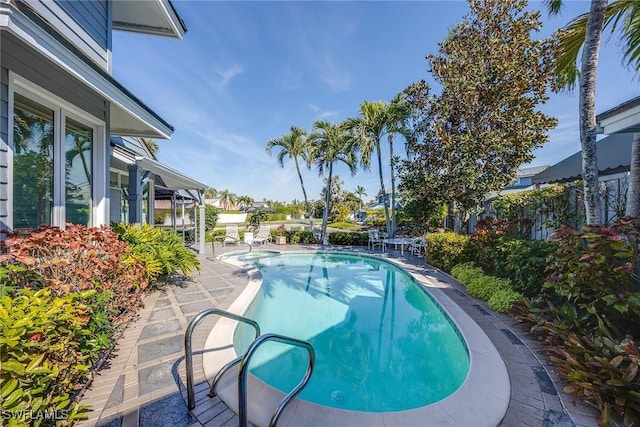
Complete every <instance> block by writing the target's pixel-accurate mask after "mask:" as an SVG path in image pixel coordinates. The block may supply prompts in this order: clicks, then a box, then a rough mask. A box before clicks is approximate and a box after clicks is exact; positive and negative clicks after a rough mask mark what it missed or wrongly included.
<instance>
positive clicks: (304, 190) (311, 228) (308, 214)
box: [293, 157, 313, 233]
mask: <svg viewBox="0 0 640 427" xmlns="http://www.w3.org/2000/svg"><path fill="white" fill-rule="evenodd" d="M293 160H294V162H295V164H296V171H298V178H300V186H301V187H302V194H303V195H304V204H305V205H306V207H307V216H308V217H309V227H310V228H309V230H310V231H311V232H312V233H313V218H312V217H311V205H310V204H309V199H308V198H307V190H306V189H305V188H304V182H303V181H302V173H300V165H298V158H297V157H294V158H293Z"/></svg>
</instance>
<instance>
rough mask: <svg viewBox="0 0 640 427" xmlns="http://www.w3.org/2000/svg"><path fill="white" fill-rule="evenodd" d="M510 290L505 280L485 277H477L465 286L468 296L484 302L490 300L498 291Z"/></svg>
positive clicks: (509, 284) (509, 285)
mask: <svg viewBox="0 0 640 427" xmlns="http://www.w3.org/2000/svg"><path fill="white" fill-rule="evenodd" d="M510 289H511V283H509V281H508V280H507V279H501V278H499V277H493V276H485V275H481V276H478V277H476V278H474V279H472V280H471V281H470V282H469V284H467V291H468V292H469V294H471V295H473V296H474V297H477V298H480V299H483V300H485V301H488V300H489V299H491V297H492V296H493V295H494V293H496V292H498V291H501V290H510Z"/></svg>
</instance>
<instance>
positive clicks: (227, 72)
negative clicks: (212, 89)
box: [215, 64, 244, 89]
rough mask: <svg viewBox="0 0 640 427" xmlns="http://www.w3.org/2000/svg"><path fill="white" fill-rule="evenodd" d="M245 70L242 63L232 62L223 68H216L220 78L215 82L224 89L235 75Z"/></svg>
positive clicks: (219, 87)
mask: <svg viewBox="0 0 640 427" xmlns="http://www.w3.org/2000/svg"><path fill="white" fill-rule="evenodd" d="M243 72H244V68H243V67H242V66H241V65H240V64H232V65H230V66H228V67H227V68H224V69H222V70H216V73H217V74H218V76H220V80H219V81H217V82H216V83H215V85H216V87H217V88H218V89H224V88H225V87H227V85H228V84H229V83H230V82H231V80H233V78H234V77H236V76H237V75H240V74H242V73H243Z"/></svg>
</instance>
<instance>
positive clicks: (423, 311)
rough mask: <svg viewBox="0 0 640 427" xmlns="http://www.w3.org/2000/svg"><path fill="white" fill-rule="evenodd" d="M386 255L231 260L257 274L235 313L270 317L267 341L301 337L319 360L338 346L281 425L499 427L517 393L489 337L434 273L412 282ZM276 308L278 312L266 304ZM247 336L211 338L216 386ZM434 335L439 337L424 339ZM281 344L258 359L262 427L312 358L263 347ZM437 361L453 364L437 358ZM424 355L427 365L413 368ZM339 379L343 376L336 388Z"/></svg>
mask: <svg viewBox="0 0 640 427" xmlns="http://www.w3.org/2000/svg"><path fill="white" fill-rule="evenodd" d="M376 258H379V257H372V256H365V255H345V254H344V253H342V254H340V255H339V256H338V255H336V254H335V253H327V252H318V253H315V252H314V253H309V252H306V253H305V254H304V255H302V254H297V253H288V254H286V255H284V256H280V255H275V256H274V254H273V253H271V254H266V253H265V254H261V253H259V252H254V253H252V254H251V255H250V259H249V257H246V258H245V260H243V258H242V256H240V257H235V258H231V259H229V260H228V261H229V262H231V263H234V264H236V265H244V268H245V269H247V271H248V275H249V278H250V280H249V284H248V285H247V287H246V288H245V290H244V291H243V293H242V294H241V295H240V297H239V298H238V299H237V300H236V301H235V302H234V303H233V304H232V306H231V307H230V311H232V312H235V313H242V314H244V315H245V316H247V317H252V318H255V316H257V317H263V316H264V319H261V320H258V321H259V323H260V324H261V327H262V328H263V333H264V332H277V333H284V334H286V335H293V336H294V337H297V338H302V339H307V340H310V341H311V342H312V344H314V347H315V348H316V352H319V350H318V348H320V347H323V346H326V347H327V348H329V350H330V351H329V353H327V354H328V355H325V356H324V358H325V359H326V360H325V362H326V363H325V367H324V368H321V366H322V365H321V363H320V362H321V361H322V357H321V356H319V357H318V360H317V364H316V369H315V370H314V374H313V376H312V381H313V380H314V376H317V377H315V378H318V380H317V384H316V385H315V386H313V387H312V384H311V383H310V385H309V386H308V389H306V390H305V391H304V392H303V393H302V394H301V395H300V396H299V397H298V399H296V400H295V401H294V402H293V403H292V404H291V406H290V407H288V408H287V410H286V411H285V413H284V414H283V417H282V419H281V423H283V424H284V425H291V426H296V425H304V426H313V425H317V426H325V425H332V426H333V425H335V426H347V425H367V426H369V425H371V426H375V425H380V426H382V425H384V426H412V425H415V426H419V425H425V423H427V424H429V425H443V426H461V425H473V426H483V425H484V426H491V425H494V426H495V425H497V424H498V423H499V422H500V420H501V419H502V417H503V416H504V414H505V412H506V408H507V406H508V402H509V397H510V385H509V378H508V374H507V372H506V367H505V366H504V362H503V361H502V359H501V358H500V356H499V354H498V353H497V351H496V350H495V347H493V345H492V344H491V342H490V340H489V339H488V338H487V336H486V335H485V334H484V332H482V330H481V329H480V328H479V327H478V325H477V324H475V322H473V320H472V319H471V318H469V317H468V315H467V314H466V313H465V312H464V311H463V310H462V309H461V308H460V307H458V306H457V305H456V304H455V303H453V301H451V300H450V299H449V298H448V297H446V295H445V294H444V293H443V292H442V290H440V289H438V288H437V286H438V285H437V282H436V281H435V280H434V279H433V278H432V277H429V276H424V275H421V274H416V273H415V272H414V273H413V274H411V275H409V274H407V272H406V271H404V268H401V267H409V266H407V265H403V264H402V262H398V261H394V262H393V263H389V262H387V261H385V260H382V259H376ZM339 260H340V262H338V261H339ZM247 263H251V264H255V266H251V265H247ZM310 271H311V274H309V273H310ZM425 288H428V292H426V291H425ZM433 300H435V301H437V304H433V302H434V301H433ZM272 301H277V303H276V305H273V306H270V305H269V304H267V305H265V304H264V303H265V302H272ZM307 317H312V318H313V319H315V320H314V321H313V322H310V324H311V325H313V328H311V327H310V326H303V325H304V324H305V322H303V320H302V319H303V318H307ZM392 325H393V327H392ZM453 325H455V326H456V327H457V329H456V328H453V327H452V326H453ZM291 326H293V327H291ZM272 328H274V329H272ZM279 328H285V329H279ZM242 329H243V328H238V327H237V325H236V324H235V323H234V322H233V321H230V320H228V319H220V321H219V322H218V323H217V325H216V326H215V328H214V329H213V330H212V331H211V333H210V334H209V338H208V340H207V343H206V345H205V353H204V356H203V367H204V370H205V375H206V377H207V378H209V379H212V378H213V376H214V375H215V373H216V372H217V370H218V369H219V368H220V366H222V365H223V364H224V363H225V362H226V361H228V360H229V359H231V358H232V357H235V355H236V352H242V351H243V350H244V348H246V346H247V345H248V343H249V342H250V340H251V339H250V338H248V337H246V336H244V332H243V330H242ZM429 330H431V332H434V333H435V337H432V336H430V337H429V338H426V339H425V338H424V333H425V332H426V331H429ZM444 330H450V331H451V330H452V331H454V333H453V334H449V333H446V334H445V333H444V332H443V331H444ZM456 330H457V332H455V331H456ZM296 331H297V332H296ZM294 332H295V333H294ZM296 334H300V335H296ZM438 340H441V341H438ZM314 341H315V342H314ZM230 342H233V343H234V346H230V345H229V343H230ZM465 343H466V344H465ZM270 345H274V346H279V348H278V347H274V348H272V349H271V350H270V351H269V349H268V348H266V349H265V352H264V353H263V355H262V357H260V353H261V350H262V348H261V350H259V351H258V352H257V353H256V355H255V358H254V359H252V362H251V367H252V371H253V372H252V375H249V377H248V380H249V386H248V390H249V399H248V409H249V410H248V414H249V420H250V422H252V423H254V424H255V425H266V424H267V423H268V420H269V418H270V416H271V414H272V413H273V410H274V409H275V407H276V406H277V405H278V403H279V402H280V400H281V399H282V397H283V396H284V394H285V393H284V392H283V391H282V390H285V391H288V390H289V389H290V388H291V387H293V384H295V383H297V381H298V380H299V379H300V377H301V376H302V372H303V371H304V369H303V368H300V367H299V366H298V365H299V361H298V359H302V363H306V357H305V356H303V355H302V354H301V355H300V357H299V358H298V357H297V356H296V355H295V352H296V350H291V349H289V348H287V347H284V346H281V345H280V344H271V343H268V344H265V345H264V347H267V346H270ZM211 349H216V350H217V351H209V350H211ZM431 353H439V355H440V356H444V357H443V358H441V359H444V362H451V361H452V359H453V362H454V363H453V365H448V366H447V365H446V364H443V363H444V362H442V361H440V362H437V361H436V360H438V358H431V356H432V354H431ZM416 354H417V355H418V356H421V355H424V356H425V357H418V358H417V361H411V359H412V356H415V355H416ZM336 361H339V362H338V363H336ZM347 362H349V363H347ZM278 364H280V365H278ZM299 369H301V370H302V371H301V372H300V371H298V370H299ZM323 369H326V372H323ZM440 369H441V370H443V371H446V372H448V374H445V375H444V378H442V379H441V380H439V381H438V385H437V386H433V385H432V384H430V383H431V382H432V381H430V379H429V378H426V379H425V376H424V375H425V372H427V371H428V372H432V373H436V374H437V371H438V370H440ZM332 371H333V373H332ZM299 372H300V373H299ZM335 373H337V374H338V375H337V376H339V377H341V378H340V379H339V381H337V382H336V378H335V377H336V375H334V374H335ZM429 375H431V374H429ZM228 377H229V378H226V379H225V380H223V381H222V382H221V383H220V387H219V396H220V397H221V398H222V399H223V401H224V402H225V403H226V404H227V405H228V406H229V407H231V408H232V409H236V410H237V394H236V393H237V389H236V388H235V379H234V378H233V376H232V374H229V375H228ZM433 382H435V381H433Z"/></svg>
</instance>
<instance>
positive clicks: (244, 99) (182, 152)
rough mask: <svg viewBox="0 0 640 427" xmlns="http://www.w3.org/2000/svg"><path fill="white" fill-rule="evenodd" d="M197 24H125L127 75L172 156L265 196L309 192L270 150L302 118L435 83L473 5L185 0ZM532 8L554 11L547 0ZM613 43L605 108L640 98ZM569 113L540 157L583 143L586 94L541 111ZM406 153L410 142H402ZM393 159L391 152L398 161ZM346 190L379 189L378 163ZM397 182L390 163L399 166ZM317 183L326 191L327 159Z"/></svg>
mask: <svg viewBox="0 0 640 427" xmlns="http://www.w3.org/2000/svg"><path fill="white" fill-rule="evenodd" d="M173 3H174V5H175V7H176V9H177V11H178V13H179V14H180V16H181V17H182V18H183V19H184V21H185V23H186V25H187V28H188V32H187V34H186V36H185V38H184V39H183V40H174V39H167V38H162V37H151V36H144V35H140V34H131V33H125V32H114V38H113V74H114V76H115V77H116V79H118V80H119V81H120V82H121V83H123V84H124V85H125V86H126V87H127V88H129V89H130V90H131V91H132V92H133V93H135V94H136V95H137V96H138V97H139V98H140V99H142V100H143V102H145V103H146V104H147V105H149V106H150V107H151V108H152V109H153V110H154V111H156V112H157V113H158V114H160V116H161V117H163V118H164V119H165V120H167V121H168V122H169V123H171V124H172V125H173V126H174V128H175V133H174V134H173V136H172V138H171V140H166V141H165V140H158V143H159V145H160V153H159V160H160V161H161V162H163V163H165V164H167V165H169V166H171V167H173V168H175V169H178V170H180V171H182V172H183V173H185V174H186V175H188V176H190V177H191V178H194V179H197V180H199V181H201V182H203V183H205V184H207V185H209V186H211V187H213V188H215V189H217V190H224V189H228V190H229V191H231V192H233V193H235V194H236V195H248V196H251V197H253V198H254V199H255V200H263V199H265V198H266V199H270V200H280V201H287V202H288V201H291V200H292V199H298V200H303V195H302V190H301V188H300V184H299V180H298V177H297V174H296V172H295V168H294V166H293V162H288V161H286V162H285V167H284V168H280V167H279V166H278V164H277V162H276V159H275V155H274V157H269V156H268V155H267V153H266V151H265V149H264V147H265V144H266V142H267V141H268V140H270V139H272V138H277V137H280V136H281V135H283V134H285V133H288V132H289V128H290V126H291V125H296V126H299V127H302V128H305V129H310V128H311V126H312V124H313V122H314V121H315V120H319V119H323V120H327V121H330V122H334V123H339V122H341V121H342V120H344V119H346V118H347V117H352V116H356V115H357V114H358V111H359V106H360V104H361V103H362V102H363V101H365V100H368V101H378V100H383V101H388V100H390V99H391V98H392V97H393V96H394V95H395V94H396V93H398V92H400V91H402V90H403V89H404V88H405V87H406V86H408V85H409V84H411V83H412V82H414V81H418V80H420V79H425V80H427V81H431V77H430V75H429V74H428V73H427V71H426V70H427V61H426V60H425V56H426V55H427V54H430V53H436V52H437V49H438V43H439V42H440V41H442V40H443V38H444V37H445V35H446V34H447V31H448V29H449V28H451V27H452V26H454V25H456V24H457V23H459V22H460V21H461V20H462V18H463V16H464V15H465V14H466V13H467V12H468V7H467V3H466V1H461V0H460V1H458V0H455V1H410V2H400V1H395V2H383V1H355V2H340V1H323V2H309V1H300V2H298V1H277V2H276V1H258V2H248V1H233V2H231V1H195V0H173ZM588 7H589V2H588V1H587V0H581V1H565V8H564V10H563V12H562V13H561V15H560V16H558V17H551V18H549V17H547V14H546V12H543V20H544V23H545V26H544V28H543V31H542V32H541V33H540V34H539V36H536V37H543V36H546V35H548V34H551V33H552V32H553V31H554V30H555V29H557V28H559V27H561V26H563V25H564V24H566V23H567V22H568V21H569V20H570V19H571V18H573V17H575V16H577V15H578V14H580V13H582V12H586V11H587V10H588ZM530 8H533V9H542V10H545V9H543V8H544V6H543V4H542V3H541V2H530ZM620 57H621V56H620V48H619V46H618V45H617V44H616V40H615V39H612V40H611V41H608V42H606V43H605V44H604V46H603V48H602V50H601V59H600V67H599V71H598V83H597V94H596V95H597V97H596V109H597V111H598V112H602V111H605V110H607V109H609V108H611V107H614V106H616V105H618V104H619V103H621V102H623V101H625V100H627V99H629V98H631V97H634V96H638V95H639V94H640V87H639V85H638V80H637V79H636V78H634V75H633V73H631V72H630V71H628V70H627V69H625V68H624V67H623V66H622V64H621V60H620ZM540 109H541V110H542V111H544V112H545V113H546V114H549V115H552V116H555V117H557V118H558V120H559V125H558V127H557V128H556V129H555V130H553V131H552V132H550V134H549V142H547V143H546V144H545V146H544V147H543V148H541V149H538V150H537V151H536V152H535V155H536V159H535V160H534V161H533V162H532V163H531V166H540V165H545V164H554V163H557V162H558V161H560V160H562V159H564V158H565V157H567V156H569V155H571V154H573V153H575V152H576V151H579V150H580V140H579V133H578V97H577V94H567V93H561V94H552V95H551V99H550V100H549V101H548V103H547V104H546V105H543V106H541V107H540ZM396 151H398V150H396ZM386 162H387V163H388V159H387V160H386ZM336 172H337V173H338V175H339V176H340V178H341V179H342V180H343V181H344V189H346V190H349V191H353V190H354V189H355V188H356V186H358V185H362V186H364V187H365V188H366V189H367V196H366V197H365V199H371V198H372V197H374V195H375V194H376V193H377V191H378V190H379V187H380V185H379V179H378V175H377V170H375V169H374V170H373V171H370V172H367V171H362V170H359V171H358V173H357V174H356V175H355V176H354V177H352V176H351V175H350V173H349V172H348V170H347V169H346V168H345V167H343V166H341V165H339V166H337V167H336ZM385 173H386V175H385V178H386V180H387V181H389V173H388V171H385ZM303 179H304V182H305V187H306V189H307V194H308V195H309V198H310V199H320V191H321V189H322V179H321V178H320V177H319V176H318V173H317V171H316V170H315V169H312V170H305V171H304V172H303Z"/></svg>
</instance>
